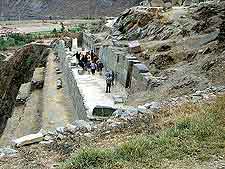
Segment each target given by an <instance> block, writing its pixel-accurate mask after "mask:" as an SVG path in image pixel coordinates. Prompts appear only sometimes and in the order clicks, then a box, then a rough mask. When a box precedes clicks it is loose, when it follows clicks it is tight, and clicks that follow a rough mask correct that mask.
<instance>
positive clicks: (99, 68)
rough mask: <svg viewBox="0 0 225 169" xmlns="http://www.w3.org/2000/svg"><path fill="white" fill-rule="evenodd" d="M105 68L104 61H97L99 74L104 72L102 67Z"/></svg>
mask: <svg viewBox="0 0 225 169" xmlns="http://www.w3.org/2000/svg"><path fill="white" fill-rule="evenodd" d="M103 68H104V65H103V63H102V62H101V60H98V61H97V71H98V72H99V74H100V75H101V74H102V69H103Z"/></svg>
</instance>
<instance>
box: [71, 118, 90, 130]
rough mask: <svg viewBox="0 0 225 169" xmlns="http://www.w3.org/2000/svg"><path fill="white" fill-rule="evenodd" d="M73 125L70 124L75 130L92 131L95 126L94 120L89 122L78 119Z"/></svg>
mask: <svg viewBox="0 0 225 169" xmlns="http://www.w3.org/2000/svg"><path fill="white" fill-rule="evenodd" d="M72 125H73V126H70V128H71V129H73V130H75V129H77V130H79V131H82V130H87V131H91V130H92V127H93V123H92V122H87V121H84V120H76V121H74V122H73V123H72Z"/></svg>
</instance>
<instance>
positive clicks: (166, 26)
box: [113, 2, 225, 104]
mask: <svg viewBox="0 0 225 169" xmlns="http://www.w3.org/2000/svg"><path fill="white" fill-rule="evenodd" d="M224 12H225V3H224V2H220V3H215V2H211V3H210V2H209V3H203V4H200V5H198V6H190V7H177V8H175V7H174V8H173V10H165V9H162V8H137V7H135V8H131V9H129V10H127V11H125V12H124V13H123V14H121V15H120V17H119V18H118V19H117V21H116V23H115V24H114V29H113V40H114V41H115V42H117V43H118V42H120V41H124V40H126V39H128V40H138V41H139V42H140V43H141V46H142V50H143V52H142V54H141V55H140V54H139V55H137V56H138V57H139V60H141V61H142V62H143V63H145V65H146V66H147V67H148V68H149V70H150V72H151V74H152V77H151V78H150V79H151V80H150V84H149V92H148V93H147V94H146V92H143V93H138V94H134V97H130V98H131V99H130V100H132V101H131V102H132V104H135V102H138V103H141V102H144V101H146V100H155V99H161V98H166V97H167V98H168V97H171V96H181V95H185V94H190V93H193V92H195V91H196V90H202V89H205V88H207V87H210V86H211V85H221V84H224V73H223V72H224V66H223V65H224V62H225V60H224V58H225V57H224V43H223V40H224ZM139 96H140V97H139ZM135 98H140V99H135ZM134 100H135V102H134Z"/></svg>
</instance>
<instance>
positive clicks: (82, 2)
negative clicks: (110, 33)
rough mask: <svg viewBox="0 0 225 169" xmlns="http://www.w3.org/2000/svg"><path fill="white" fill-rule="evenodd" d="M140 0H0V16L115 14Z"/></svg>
mask: <svg viewBox="0 0 225 169" xmlns="http://www.w3.org/2000/svg"><path fill="white" fill-rule="evenodd" d="M140 1H141V0H130V1H127V0H91V1H90V0H63V1H62V0H16V1H15V0H8V1H6V0H0V4H1V5H0V16H1V17H3V18H5V19H8V18H11V19H18V18H19V17H21V18H45V17H47V16H52V17H53V18H54V17H69V18H71V17H79V16H82V17H84V16H88V15H90V16H96V15H97V16H105V15H108V16H110V15H115V14H118V13H119V12H121V11H123V10H124V9H126V8H128V7H131V6H134V5H137V4H139V2H140Z"/></svg>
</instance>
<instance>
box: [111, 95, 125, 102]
mask: <svg viewBox="0 0 225 169" xmlns="http://www.w3.org/2000/svg"><path fill="white" fill-rule="evenodd" d="M113 100H114V103H115V104H118V103H123V102H124V98H123V97H122V96H113Z"/></svg>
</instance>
